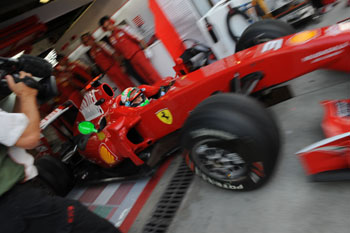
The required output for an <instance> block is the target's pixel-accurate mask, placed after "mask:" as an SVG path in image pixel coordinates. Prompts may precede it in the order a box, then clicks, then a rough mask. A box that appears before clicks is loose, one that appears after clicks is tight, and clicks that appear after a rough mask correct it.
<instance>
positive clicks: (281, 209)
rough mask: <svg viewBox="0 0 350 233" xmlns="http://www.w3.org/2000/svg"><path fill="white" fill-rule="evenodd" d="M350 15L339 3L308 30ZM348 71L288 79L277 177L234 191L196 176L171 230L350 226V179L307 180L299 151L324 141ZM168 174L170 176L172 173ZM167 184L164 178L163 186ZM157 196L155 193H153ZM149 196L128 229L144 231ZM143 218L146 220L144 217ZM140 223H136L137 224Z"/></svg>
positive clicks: (349, 89)
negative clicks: (331, 102)
mask: <svg viewBox="0 0 350 233" xmlns="http://www.w3.org/2000/svg"><path fill="white" fill-rule="evenodd" d="M349 16H350V8H346V7H345V1H344V0H343V1H341V2H340V3H339V4H338V5H337V6H336V7H335V9H333V10H332V11H330V12H328V13H327V14H325V15H324V16H323V17H322V21H321V22H320V23H318V24H315V23H314V24H309V25H308V26H307V27H305V28H306V29H308V28H315V27H321V26H325V25H330V24H333V23H336V22H337V21H339V20H342V19H344V18H346V17H349ZM349 76H350V75H349V74H343V73H338V72H331V71H316V72H313V73H310V74H308V75H305V76H303V77H300V78H299V79H297V80H293V81H291V82H290V86H291V87H292V90H293V92H294V94H295V96H296V97H294V98H292V99H290V100H288V101H285V102H283V103H280V104H278V105H275V106H273V107H272V108H271V109H272V111H273V112H274V113H275V115H276V118H277V120H278V122H279V125H280V129H281V134H282V137H283V146H282V150H281V153H280V155H281V157H280V158H281V159H280V161H279V164H278V166H277V171H276V173H275V176H274V177H273V178H272V179H271V180H270V182H268V183H267V185H265V186H264V187H262V188H261V189H258V190H255V191H252V192H233V191H227V190H223V189H219V188H217V187H214V186H213V185H209V184H208V183H206V182H204V181H202V180H201V179H200V178H198V177H196V178H195V179H194V181H193V183H192V184H191V186H190V188H189V189H188V191H187V195H186V196H185V198H184V200H183V202H182V204H181V206H180V208H179V210H178V212H177V214H176V217H175V219H174V220H173V222H172V224H171V226H170V227H169V230H168V232H171V233H185V232H194V233H197V232H198V233H206V232H208V233H209V232H210V233H212V232H220V233H226V232H227V233H231V232H237V233H243V232H244V233H265V232H266V233H299V232H300V233H309V232H317V233H323V232H325V233H330V232H347V231H348V229H349V228H350V221H349V220H348V219H349V213H350V208H349V197H350V183H348V182H335V183H311V182H308V179H307V177H306V176H305V173H304V171H303V168H302V166H301V164H300V162H299V160H298V157H297V156H296V155H295V152H297V151H298V150H300V149H302V148H304V147H305V146H307V145H309V144H311V143H314V142H316V141H318V140H321V139H323V137H324V136H323V133H322V130H321V127H320V123H321V120H322V118H323V109H322V107H321V105H320V104H319V103H320V101H322V100H327V99H342V98H350V79H349V78H350V77H349ZM168 176H170V175H168ZM164 184H166V182H164V181H163V186H161V187H160V190H161V189H162V187H164ZM157 193H158V194H159V193H160V192H159V190H158V192H156V194H155V197H156V195H157ZM156 201H157V198H150V200H149V202H148V203H147V204H146V205H145V207H146V208H144V209H146V210H143V211H141V213H140V216H139V218H138V220H137V221H135V224H134V226H133V227H132V228H131V229H130V231H129V232H142V222H143V221H145V220H146V218H145V216H149V214H150V212H151V211H150V210H151V209H152V204H155V202H156ZM140 219H143V221H140ZM135 225H136V226H135Z"/></svg>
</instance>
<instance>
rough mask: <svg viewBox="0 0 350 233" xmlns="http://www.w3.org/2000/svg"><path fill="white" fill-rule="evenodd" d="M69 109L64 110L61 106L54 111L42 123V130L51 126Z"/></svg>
mask: <svg viewBox="0 0 350 233" xmlns="http://www.w3.org/2000/svg"><path fill="white" fill-rule="evenodd" d="M68 109H69V107H66V108H63V107H62V106H59V107H58V108H56V109H55V110H53V111H52V112H51V113H50V114H49V115H47V116H46V117H45V118H44V119H42V120H41V121H40V129H42V130H43V129H45V128H46V127H47V126H48V125H49V124H51V123H52V122H53V121H54V120H56V119H57V118H58V117H59V116H61V115H62V114H63V113H64V112H66V111H67V110H68Z"/></svg>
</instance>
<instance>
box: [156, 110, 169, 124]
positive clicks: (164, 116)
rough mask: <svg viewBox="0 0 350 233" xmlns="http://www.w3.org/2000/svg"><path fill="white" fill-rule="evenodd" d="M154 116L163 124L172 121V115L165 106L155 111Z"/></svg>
mask: <svg viewBox="0 0 350 233" xmlns="http://www.w3.org/2000/svg"><path fill="white" fill-rule="evenodd" d="M156 116H157V117H158V119H159V120H160V121H161V122H163V123H164V124H167V125H171V124H172V123H173V115H172V114H171V112H170V111H169V109H167V108H163V109H161V110H159V111H158V112H156Z"/></svg>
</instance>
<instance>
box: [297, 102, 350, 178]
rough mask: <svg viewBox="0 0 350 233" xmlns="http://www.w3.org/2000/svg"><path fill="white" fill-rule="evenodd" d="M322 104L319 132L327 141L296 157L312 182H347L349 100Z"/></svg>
mask: <svg viewBox="0 0 350 233" xmlns="http://www.w3.org/2000/svg"><path fill="white" fill-rule="evenodd" d="M322 105H323V106H324V109H325V115H324V119H323V122H322V129H323V132H324V134H325V135H326V137H327V139H324V140H322V141H319V142H317V143H314V144H312V145H310V146H308V147H306V148H304V149H303V150H301V151H299V152H298V153H297V154H298V155H299V157H300V159H301V162H302V164H303V166H304V168H305V171H306V173H307V175H308V176H309V177H310V179H311V180H312V181H340V180H350V169H349V168H350V132H349V126H350V100H349V99H345V100H328V101H323V102H322Z"/></svg>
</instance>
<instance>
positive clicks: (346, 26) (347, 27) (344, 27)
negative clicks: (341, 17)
mask: <svg viewBox="0 0 350 233" xmlns="http://www.w3.org/2000/svg"><path fill="white" fill-rule="evenodd" d="M339 29H340V30H341V31H350V22H344V23H340V24H339Z"/></svg>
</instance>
